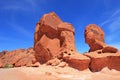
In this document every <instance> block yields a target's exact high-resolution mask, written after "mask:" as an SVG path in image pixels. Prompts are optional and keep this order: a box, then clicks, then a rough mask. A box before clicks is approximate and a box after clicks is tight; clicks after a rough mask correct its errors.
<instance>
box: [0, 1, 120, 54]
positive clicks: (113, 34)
mask: <svg viewBox="0 0 120 80" xmlns="http://www.w3.org/2000/svg"><path fill="white" fill-rule="evenodd" d="M52 11H54V12H55V13H56V14H57V15H58V16H59V17H60V18H61V19H62V20H63V21H65V22H69V23H72V24H73V25H74V27H75V30H76V32H75V42H76V47H77V50H78V51H79V52H80V53H83V52H87V51H88V50H89V47H88V45H87V44H85V40H84V29H85V27H86V26H87V25H88V24H91V23H94V24H97V25H99V26H101V27H102V29H103V30H104V32H105V42H106V43H107V44H109V45H112V46H115V47H117V48H118V49H120V39H119V36H120V0H0V51H2V50H14V49H18V48H28V47H32V46H33V44H34V42H33V40H34V39H33V34H34V30H35V25H36V23H37V22H38V21H39V20H40V18H41V17H42V15H43V14H45V13H49V12H52Z"/></svg>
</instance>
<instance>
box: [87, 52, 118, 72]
mask: <svg viewBox="0 0 120 80" xmlns="http://www.w3.org/2000/svg"><path fill="white" fill-rule="evenodd" d="M85 55H86V56H88V57H89V58H90V59H91V62H90V65H89V69H90V70H91V71H93V72H97V71H100V70H102V69H103V68H105V67H108V68H109V69H116V70H120V53H119V52H118V53H116V54H112V53H106V54H98V53H97V52H90V53H86V54H85Z"/></svg>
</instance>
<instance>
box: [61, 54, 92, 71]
mask: <svg viewBox="0 0 120 80" xmlns="http://www.w3.org/2000/svg"><path fill="white" fill-rule="evenodd" d="M63 59H64V61H65V62H67V64H68V66H70V67H73V68H75V69H78V70H80V71H82V70H85V69H88V67H89V63H90V58H89V57H87V56H84V55H82V54H79V53H71V52H69V53H64V55H63Z"/></svg>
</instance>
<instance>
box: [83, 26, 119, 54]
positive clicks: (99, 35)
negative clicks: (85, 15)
mask: <svg viewBox="0 0 120 80" xmlns="http://www.w3.org/2000/svg"><path fill="white" fill-rule="evenodd" d="M84 36H85V42H86V43H87V44H88V45H89V46H90V50H89V51H90V52H92V51H96V50H100V49H103V53H105V52H110V53H116V52H117V51H118V49H116V48H114V47H111V46H107V45H106V44H105V42H104V32H103V30H102V29H101V28H100V27H99V26H97V25H95V24H90V25H88V26H87V27H86V29H85V33H84Z"/></svg>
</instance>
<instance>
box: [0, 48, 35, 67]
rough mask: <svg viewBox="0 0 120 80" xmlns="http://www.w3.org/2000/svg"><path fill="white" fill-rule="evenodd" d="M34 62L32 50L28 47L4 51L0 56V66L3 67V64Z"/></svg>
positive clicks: (26, 64)
mask: <svg viewBox="0 0 120 80" xmlns="http://www.w3.org/2000/svg"><path fill="white" fill-rule="evenodd" d="M35 62H36V59H35V56H34V50H33V49H32V48H29V49H27V50H25V49H18V50H14V51H10V52H5V53H4V55H2V56H1V57H0V64H1V65H0V67H4V66H5V65H9V64H12V65H14V67H20V66H32V64H34V63H35Z"/></svg>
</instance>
